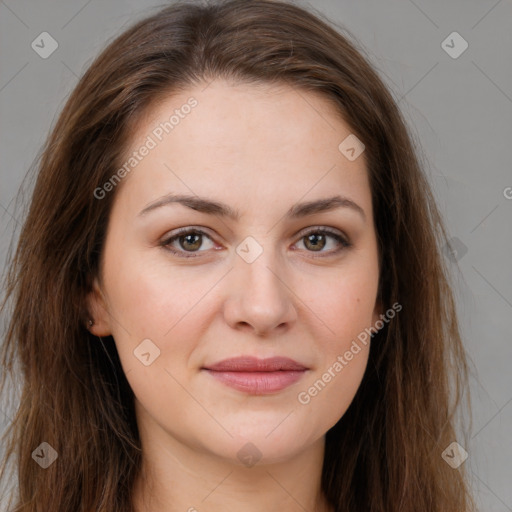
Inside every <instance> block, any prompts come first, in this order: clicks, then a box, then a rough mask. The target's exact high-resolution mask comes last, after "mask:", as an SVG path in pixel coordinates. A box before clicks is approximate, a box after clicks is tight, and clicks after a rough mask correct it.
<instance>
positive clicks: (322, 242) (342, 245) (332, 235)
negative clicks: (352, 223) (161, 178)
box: [160, 227, 352, 258]
mask: <svg viewBox="0 0 512 512" xmlns="http://www.w3.org/2000/svg"><path fill="white" fill-rule="evenodd" d="M203 237H206V238H207V239H208V240H210V242H212V243H213V240H212V239H211V237H210V236H209V235H208V234H206V233H205V232H204V231H202V230H201V229H196V228H190V227H186V228H181V229H178V230H177V231H175V232H174V234H173V235H172V236H171V237H168V238H165V239H164V240H163V241H162V242H161V243H160V245H161V246H162V247H164V248H165V249H167V250H169V251H171V252H172V253H173V254H175V255H176V256H178V257H181V258H195V257H197V256H198V255H196V254H194V253H197V252H205V251H199V250H198V249H199V248H200V247H201V246H202V245H203ZM329 239H331V240H334V242H335V244H334V245H337V246H338V247H337V248H335V249H332V250H330V251H323V249H324V248H325V247H326V246H327V245H328V243H327V242H328V240H329ZM301 241H303V243H304V246H305V247H306V251H307V252H316V253H320V254H319V255H318V256H317V255H312V256H313V257H324V256H331V255H333V254H337V253H338V252H340V251H342V250H343V249H346V248H348V247H351V245H352V244H351V243H350V242H348V241H347V240H346V239H345V238H344V237H343V236H342V235H341V234H340V233H339V232H338V231H334V230H331V229H330V228H326V227H322V228H316V229H312V230H310V231H308V232H306V233H303V234H302V236H301V238H300V240H299V242H301ZM176 242H178V244H179V246H180V247H179V248H177V247H176V246H175V245H174V244H175V243H176ZM187 253H188V254H187Z"/></svg>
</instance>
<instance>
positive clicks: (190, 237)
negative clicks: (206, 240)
mask: <svg viewBox="0 0 512 512" xmlns="http://www.w3.org/2000/svg"><path fill="white" fill-rule="evenodd" d="M199 236H200V235H198V234H195V235H185V237H184V238H185V245H186V244H188V243H189V239H193V238H194V237H196V238H199ZM191 243H192V245H195V247H192V249H198V245H200V243H199V242H197V241H196V242H195V244H194V242H191ZM189 248H190V247H189Z"/></svg>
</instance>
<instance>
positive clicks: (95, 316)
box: [86, 277, 112, 336]
mask: <svg viewBox="0 0 512 512" xmlns="http://www.w3.org/2000/svg"><path fill="white" fill-rule="evenodd" d="M86 304H87V319H86V328H87V329H88V330H89V332H91V333H92V334H94V335H95V336H110V335H111V334H112V331H111V326H110V317H109V314H108V309H107V304H106V301H105V298H104V295H103V292H102V291H101V288H100V286H99V283H98V279H97V278H96V277H95V278H94V281H93V285H92V290H91V291H89V292H88V293H87V295H86ZM91 321H92V324H91Z"/></svg>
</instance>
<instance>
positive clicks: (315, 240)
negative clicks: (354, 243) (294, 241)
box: [301, 228, 351, 257]
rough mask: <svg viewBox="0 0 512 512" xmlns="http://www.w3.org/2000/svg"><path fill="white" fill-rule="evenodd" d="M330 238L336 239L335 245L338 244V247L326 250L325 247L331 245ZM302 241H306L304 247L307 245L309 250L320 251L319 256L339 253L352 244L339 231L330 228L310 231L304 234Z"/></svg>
mask: <svg viewBox="0 0 512 512" xmlns="http://www.w3.org/2000/svg"><path fill="white" fill-rule="evenodd" d="M329 239H331V240H334V241H335V242H336V243H335V244H334V245H335V246H336V245H337V246H338V247H337V248H336V247H335V248H334V249H332V250H326V251H324V250H323V249H325V247H327V246H328V245H329ZM301 241H304V242H303V243H304V247H306V250H307V252H316V253H319V256H321V257H323V256H332V255H333V254H337V253H338V252H340V251H342V250H343V249H346V248H348V247H350V246H351V244H350V243H349V242H348V241H347V240H345V238H344V237H343V236H341V235H340V234H339V233H338V232H336V231H332V230H330V229H328V228H322V229H316V230H314V231H309V232H308V233H306V234H305V235H303V236H302V238H301Z"/></svg>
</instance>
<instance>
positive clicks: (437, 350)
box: [0, 0, 475, 512]
mask: <svg viewBox="0 0 512 512" xmlns="http://www.w3.org/2000/svg"><path fill="white" fill-rule="evenodd" d="M343 30H344V29H342V28H341V27H338V26H336V27H335V26H334V24H331V23H330V22H328V21H327V20H326V19H325V18H323V16H322V15H321V14H320V13H318V12H313V11H312V10H311V11H307V10H306V9H304V8H300V7H298V6H295V5H293V4H291V3H286V2H280V1H271V0H253V1H246V0H229V1H219V2H210V3H209V4H208V5H203V4H200V3H199V2H191V1H182V2H178V3H175V4H173V5H170V6H167V7H164V8H160V10H159V11H158V12H156V13H155V14H154V15H151V16H150V17H147V18H146V19H144V20H142V21H140V22H137V23H135V24H134V25H133V26H132V27H130V28H129V29H128V30H126V31H125V32H124V33H123V34H121V35H120V36H119V37H118V38H117V39H116V40H114V41H113V42H112V43H111V44H110V45H109V46H108V47H107V48H106V49H105V50H104V51H103V52H102V53H101V54H100V55H99V56H98V57H97V58H96V60H95V61H94V62H93V64H92V65H91V66H90V67H89V69H88V70H87V71H86V73H85V74H84V75H83V77H82V78H81V80H80V81H79V83H78V85H77V86H76V88H75V89H74V91H73V92H72V94H71V95H70V97H69V99H68V101H67V103H66V105H65V107H64V109H63V111H62V113H61V114H60V117H59V118H58V121H57V123H56V125H55V126H54V128H53V130H52V132H51V134H50V135H49V138H48V140H47V142H46V144H45V146H44V150H43V152H42V156H41V159H40V162H39V164H38V166H37V167H38V175H37V181H36V183H35V188H34V191H33V195H32V198H31V202H30V209H29V211H28V214H27V217H26V219H25V221H24V224H23V227H22V230H21V233H20V236H19V241H18V245H17V249H16V252H15V254H14V256H13V257H12V258H11V261H10V266H9V271H8V274H7V275H6V287H5V292H6V294H5V299H4V303H3V304H2V311H6V310H7V304H11V306H12V307H11V308H10V316H9V324H8V328H7V330H6V336H5V342H4V345H3V351H2V357H3V359H2V364H3V369H5V372H4V375H3V379H2V389H3V388H4V386H5V377H6V376H7V375H10V376H11V378H12V380H13V381H15V382H16V381H17V379H18V378H19V379H20V383H21V396H20V403H19V407H18V408H17V411H16V414H15V417H14V418H13V421H12V422H11V424H10V425H9V427H8V429H7V431H6V432H5V434H4V437H5V439H8V443H7V444H6V453H5V460H4V462H3V466H2V473H1V475H0V476H2V477H5V476H6V474H7V471H6V468H7V467H8V464H7V462H8V460H10V458H11V457H12V456H15V462H16V465H17V477H18V480H17V482H18V484H17V485H18V491H17V492H16V495H14V493H13V496H12V498H13V499H14V500H15V505H14V508H12V510H13V511H15V512H22V511H23V512H29V511H30V512H43V511H44V512H46V511H47V510H58V511H71V510H73V511H85V512H91V511H99V512H127V511H133V510H134V509H133V503H132V491H133V484H134V482H135V479H136V477H137V475H138V473H139V470H140V467H141V460H142V459H141V446H140V442H139V436H138V430H137V424H136V421H135V414H134V408H133V393H132V390H131V389H130V386H129V385H128V382H127V380H126V378H125V376H124V374H123V370H122V367H121V364H120V361H119V358H118V355H117V352H116V349H115V345H114V341H113V339H112V337H107V338H105V339H102V340H98V339H97V338H96V337H94V336H92V335H91V334H90V333H89V332H88V330H87V329H86V328H85V326H84V324H85V321H86V318H87V316H86V315H87V312H86V306H85V296H86V293H87V291H89V289H90V286H91V282H92V279H93V277H94V276H96V274H97V272H98V261H99V258H100V255H101V251H102V246H103V242H104V236H105V232H106V226H107V223H108V219H109V212H110V209H111V205H112V201H113V199H114V197H115V194H116V193H117V189H116V190H113V191H112V192H109V193H108V194H106V195H105V197H104V198H103V199H101V200H98V199H97V198H96V196H95V193H94V191H95V190H96V189H97V188H98V187H101V186H102V185H103V184H104V183H106V182H107V181H108V180H109V179H110V178H111V177H112V176H113V175H114V174H115V172H116V170H118V169H119V166H120V165H121V163H122V161H123V155H124V152H125V151H126V148H127V144H128V142H129V140H130V139H129V137H130V134H131V133H132V131H133V128H134V127H136V126H137V121H138V120H139V119H140V116H141V115H143V113H144V112H146V111H147V109H148V108H149V107H150V106H151V105H153V104H154V102H155V101H158V100H160V99H162V98H164V97H165V96H167V95H169V94H171V93H172V92H174V91H179V90H186V89H187V87H189V86H190V85H192V84H197V83H201V82H203V81H210V80H211V79H214V78H217V77H222V78H230V79H234V80H239V81H244V82H247V83H276V84H279V83H286V84H288V85H291V86H293V87H294V88H296V90H297V91H316V92H318V93H320V94H322V95H323V97H324V98H325V99H327V100H329V101H330V102H332V105H333V108H336V109H337V111H338V112H339V114H340V116H342V118H343V119H344V121H345V122H347V123H348V124H349V126H350V127H351V129H352V131H353V133H354V134H356V136H357V137H358V138H359V139H360V140H361V141H362V142H363V143H364V145H365V148H366V149H365V156H366V158H367V169H368V173H369V178H370V185H371V191H372V197H373V211H374V222H375V227H376V231H377V238H378V249H379V257H380V263H381V269H382V270H381V275H380V282H379V299H380V301H381V303H382V304H383V309H384V310H385V309H387V308H389V307H390V306H391V305H392V304H394V303H399V304H401V305H402V308H403V309H402V311H401V312H400V313H399V314H398V315H396V317H395V318H394V319H393V320H392V321H390V322H389V323H387V324H386V325H385V327H384V328H383V329H381V330H380V331H379V332H378V333H377V334H375V335H374V337H373V341H372V345H371V350H370V356H369V361H368V365H367V369H366V373H365V375H364V378H363V381H362V383H361V386H360V388H359V389H358V391H357V394H356V396H355V398H354V400H353V402H352V403H351V405H350V407H349V409H348V410H347V411H346V413H345V414H344V415H343V417H342V418H341V419H340V420H339V421H338V423H337V424H336V425H335V426H334V427H333V428H332V429H330V430H329V431H328V432H327V434H326V448H325V458H324V465H323V473H322V488H323V491H324V493H325V495H326V497H327V499H328V501H329V502H330V503H331V504H332V505H333V506H334V509H335V510H336V511H337V512H342V511H343V512H348V511H350V512H357V511H360V512H369V511H372V512H385V511H386V512H391V511H393V512H397V511H402V512H411V511H421V512H426V511H428V512H441V511H442V512H463V511H464V512H466V511H469V510H473V509H474V507H475V505H474V502H473V498H472V496H471V492H470V486H469V483H468V480H467V473H466V472H465V468H464V464H463V465H461V466H459V467H458V468H457V469H453V468H452V467H450V466H449V465H448V464H447V463H446V462H445V461H444V460H443V457H442V456H441V454H442V452H443V450H445V448H446V447H448V446H449V445H450V443H452V442H453V441H455V440H457V441H460V444H461V445H462V446H467V439H468V437H467V435H468V431H467V430H465V431H464V432H463V434H464V435H465V436H466V437H463V438H462V439H460V438H457V436H456V432H455V431H456V424H455V421H456V417H455V416H454V414H455V412H456V411H457V410H458V408H459V405H460V404H461V403H462V397H463V395H464V393H466V394H467V397H468V405H469V407H470V403H469V394H468V389H467V388H468V383H467V380H468V369H469V366H468V356H467V354H466V353H465V350H464V347H463V344H462V342H461V338H460V334H459V325H458V321H457V316H456V309H455V305H454V298H453V292H452V285H451V283H450V277H449V270H448V268H447V264H446V260H445V259H444V257H443V247H444V246H445V244H446V243H447V242H448V239H447V236H446V232H445V228H444V225H443V221H442V218H441V215H440V213H439V211H438V209H437V207H436V204H435V201H434V198H433V194H432V192H431V189H430V187H429V183H428V180H427V178H426V175H425V173H424V170H423V169H422V165H421V163H420V159H419V157H418V147H417V145H416V144H415V143H414V142H413V140H412V138H411V136H410V135H409V133H408V129H407V127H406V122H405V120H404V119H403V117H402V115H401V113H400V111H399V109H398V107H397V104H396V102H395V101H394V100H393V98H392V96H391V94H390V92H389V91H388V90H387V89H386V87H385V86H384V84H383V82H382V81H381V79H380V78H379V76H378V74H377V72H376V71H375V70H374V69H373V68H372V66H371V65H370V64H369V59H368V58H367V56H366V52H365V50H364V49H363V48H362V47H360V46H358V45H357V43H356V42H355V38H353V37H352V36H350V37H349V36H348V35H343ZM346 34H349V33H348V32H346ZM350 39H353V42H351V41H350ZM16 363H18V364H19V367H18V368H17V367H16V366H15V365H16ZM42 442H46V443H48V444H49V445H50V446H51V447H53V448H54V449H55V451H56V452H57V454H58V458H57V460H56V462H55V463H53V464H51V465H50V466H49V467H48V468H47V469H42V468H41V467H40V466H39V465H38V464H36V463H35V462H34V460H33V456H32V453H33V451H34V450H35V449H36V448H37V447H38V446H39V445H40V444H41V443H42ZM10 505H11V504H10ZM11 506H12V505H11Z"/></svg>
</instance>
